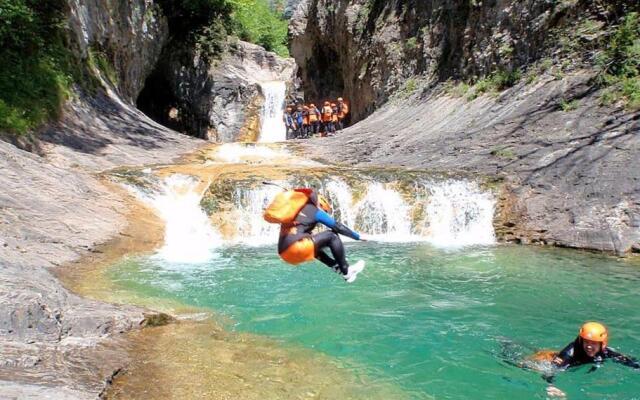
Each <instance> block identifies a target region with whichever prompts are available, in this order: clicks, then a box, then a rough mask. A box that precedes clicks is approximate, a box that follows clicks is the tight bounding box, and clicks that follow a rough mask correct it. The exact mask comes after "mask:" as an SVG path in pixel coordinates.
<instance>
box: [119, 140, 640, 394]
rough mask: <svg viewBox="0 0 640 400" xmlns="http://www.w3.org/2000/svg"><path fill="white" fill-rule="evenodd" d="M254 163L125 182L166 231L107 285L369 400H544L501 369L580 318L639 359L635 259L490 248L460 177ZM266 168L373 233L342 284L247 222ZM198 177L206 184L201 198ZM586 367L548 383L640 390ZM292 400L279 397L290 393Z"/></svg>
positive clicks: (255, 222) (476, 194) (486, 202)
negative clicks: (268, 347)
mask: <svg viewBox="0 0 640 400" xmlns="http://www.w3.org/2000/svg"><path fill="white" fill-rule="evenodd" d="M236 150H237V149H236ZM256 153H260V152H256V151H254V150H251V154H252V157H254V156H255V154H256ZM261 154H262V157H263V159H262V162H261V163H260V162H259V163H256V161H255V159H252V160H251V161H247V160H243V159H242V157H240V158H233V160H234V161H233V164H235V167H233V168H236V169H231V170H230V171H231V173H230V175H229V176H233V178H230V177H229V176H226V177H225V175H224V174H222V175H217V177H218V178H217V180H211V179H212V178H211V176H210V175H206V174H205V175H206V176H199V177H194V176H190V175H186V174H177V173H172V174H168V175H167V174H164V175H163V177H153V179H151V180H150V181H149V182H148V184H147V185H144V187H137V188H136V189H135V190H136V192H137V193H138V194H139V196H141V198H143V199H145V201H147V202H148V203H149V204H151V205H152V206H154V207H155V208H156V209H157V210H158V213H159V215H160V216H161V217H162V218H163V219H164V220H165V221H166V224H167V228H166V236H165V243H164V246H163V247H162V248H161V249H160V250H159V251H158V252H157V254H155V255H152V256H148V257H138V258H130V259H126V260H123V261H122V262H121V263H119V264H118V265H116V266H115V267H114V268H113V269H112V270H110V273H109V274H110V277H111V279H112V280H113V281H114V282H115V283H116V284H117V285H119V287H122V288H126V289H127V290H131V291H135V292H137V293H139V294H141V295H145V296H149V297H159V298H167V299H171V300H175V301H179V302H181V303H184V304H187V305H191V306H196V307H204V308H208V309H210V310H212V311H213V312H215V314H216V315H218V316H220V317H221V318H222V319H221V320H222V321H224V322H223V324H224V326H225V327H226V329H227V330H228V331H230V332H236V333H238V334H240V333H250V334H255V335H259V336H260V337H265V338H269V339H270V340H274V341H275V343H276V344H277V345H278V346H279V348H281V349H284V351H291V352H292V353H291V354H294V353H295V354H299V353H298V350H299V349H306V350H307V351H310V352H312V353H314V354H315V353H317V354H320V355H322V356H325V357H328V358H330V359H331V360H333V361H332V362H334V363H335V365H336V367H335V368H338V369H339V371H341V372H340V374H342V375H344V376H345V377H346V376H350V375H351V374H355V375H357V376H366V377H367V382H369V383H367V384H362V385H360V386H358V385H356V386H349V387H350V392H349V393H350V394H349V395H348V396H347V397H349V398H363V399H364V398H372V391H371V387H372V386H371V385H381V386H380V387H379V388H378V386H376V387H375V390H374V391H384V390H389V392H388V393H394V394H393V395H386V398H415V399H431V398H437V399H466V398H474V399H492V398H545V397H546V394H545V387H546V385H547V383H546V382H545V381H544V380H543V379H542V378H541V376H540V374H539V373H537V372H532V371H526V370H522V369H520V368H517V367H515V366H513V365H512V364H511V363H510V362H512V361H517V360H519V359H521V358H522V357H524V356H525V355H527V354H530V353H532V352H534V351H535V350H538V349H542V348H551V349H560V348H562V347H564V345H566V344H567V343H568V342H569V341H571V340H572V339H573V338H574V337H575V335H576V333H577V330H578V328H579V326H580V324H581V323H582V322H584V321H585V320H601V321H604V322H605V323H607V324H608V325H609V326H610V328H611V330H612V332H611V338H612V339H611V342H610V343H611V345H612V346H613V347H615V348H617V349H618V350H620V351H622V352H625V353H630V354H632V355H638V354H640V336H639V335H638V333H637V332H636V328H637V327H638V326H640V315H639V314H638V313H637V311H636V310H637V308H638V307H639V306H640V296H639V295H638V294H637V285H638V282H640V268H639V267H638V265H635V264H634V263H629V262H626V261H624V260H620V259H616V258H613V257H607V256H601V255H594V254H590V253H585V252H578V251H569V250H559V249H542V248H530V247H524V246H507V245H497V244H496V239H495V234H494V230H493V213H494V208H495V197H494V195H493V194H492V193H491V192H490V191H488V190H486V189H483V187H482V185H481V184H480V183H479V182H476V181H474V180H472V179H453V178H450V177H439V178H438V177H433V176H429V175H424V176H421V175H415V176H411V177H404V178H401V177H394V176H393V175H391V176H389V175H384V174H381V173H380V172H379V171H377V172H368V171H349V172H346V171H345V172H344V173H335V172H331V171H329V172H327V171H322V170H319V169H318V168H316V167H307V168H306V169H305V168H300V167H298V170H297V173H296V174H295V178H282V171H280V170H277V169H276V168H272V167H268V166H267V165H268V160H266V159H265V157H266V158H267V159H268V158H269V157H273V158H274V159H275V158H278V159H280V158H282V152H281V151H273V154H271V153H269V152H261ZM265 154H267V155H265ZM207 168H215V169H220V168H226V167H225V166H224V164H223V162H216V163H212V164H210V166H209V167H207ZM228 168H232V167H231V166H228ZM270 168H271V169H273V171H275V172H277V175H278V177H277V179H273V180H274V181H276V182H278V183H279V184H281V185H283V186H289V187H295V186H300V185H312V186H314V187H316V188H317V189H318V190H319V191H320V192H322V193H323V194H324V195H325V196H326V197H327V198H328V199H329V200H330V202H331V203H332V205H333V207H334V215H335V216H336V218H338V219H340V220H341V221H343V222H344V223H346V224H347V225H350V226H352V227H354V228H355V229H357V230H359V231H361V232H364V233H368V234H370V235H372V236H373V237H375V239H376V240H375V241H373V242H367V243H361V242H353V241H348V242H347V243H346V246H347V250H348V258H349V260H351V261H352V262H353V261H355V260H357V259H363V260H365V261H366V262H367V268H366V269H365V271H364V272H363V273H362V274H361V276H359V278H358V280H357V281H356V282H355V283H354V284H352V285H347V284H345V283H344V282H343V280H342V279H341V278H340V277H339V276H337V275H336V274H334V273H333V272H332V271H330V270H329V269H328V268H326V267H324V266H322V265H321V264H320V263H317V262H314V263H310V264H307V265H303V266H300V267H297V268H296V267H291V266H289V265H286V264H284V263H283V262H281V261H280V260H279V258H278V257H277V254H276V250H275V243H276V242H277V235H278V227H277V226H275V225H270V224H267V223H266V222H264V221H263V220H262V216H261V214H262V209H263V208H264V206H265V205H266V204H268V202H269V201H270V199H271V198H273V196H274V195H275V194H276V193H277V192H278V191H279V189H278V188H276V187H274V186H263V185H261V184H260V182H261V181H262V180H263V179H265V176H267V177H268V176H269V174H268V173H267V172H265V171H267V170H270ZM237 171H243V173H244V174H243V175H239V174H238V172H237ZM275 172H274V173H275ZM285 175H286V174H285ZM202 182H206V183H211V184H210V185H208V186H207V185H204V187H205V189H204V190H203V189H202V186H203V185H201V184H200V185H199V184H198V183H202ZM185 351H188V350H185ZM310 354H311V353H310ZM309 360H312V358H309ZM314 362H315V361H314ZM283 368H284V369H283V370H282V371H281V372H282V373H283V374H284V375H285V376H286V375H287V370H286V367H283ZM292 368H293V367H292ZM587 370H588V368H577V369H576V370H575V371H572V372H565V373H560V374H559V375H558V377H557V380H556V385H557V386H558V387H560V388H561V389H562V390H564V391H565V392H566V393H567V397H568V398H571V399H585V398H594V399H595V398H597V399H603V398H604V399H632V398H636V397H637V393H640V380H639V379H638V374H637V371H633V370H630V369H628V368H624V367H622V366H619V365H616V364H613V363H607V364H605V365H604V366H603V367H602V368H600V369H599V370H598V371H596V372H595V373H587ZM289 373H291V374H293V373H294V372H293V370H292V371H290V372H289ZM314 373H318V371H315V372H314ZM319 373H320V374H321V373H322V372H319ZM327 374H329V373H328V372H327ZM221 379H223V378H221ZM234 379H235V378H234ZM363 382H364V381H363ZM179 384H180V383H177V385H179ZM184 384H185V385H188V384H189V382H185V383H184ZM349 385H351V384H349ZM383 387H384V390H383ZM291 390H292V391H285V392H283V393H285V394H282V396H283V397H281V398H293V397H296V398H297V397H299V396H298V395H297V394H296V395H293V393H294V391H293V389H291ZM252 393H253V392H252ZM295 393H298V392H295ZM380 393H382V392H380ZM385 393H387V392H385ZM312 394H313V393H312ZM270 396H271V395H269V396H267V397H270ZM335 396H337V395H335ZM303 397H304V396H303ZM308 397H310V398H324V397H322V395H318V394H317V393H316V395H309V396H308ZM247 398H253V397H252V396H247ZM271 398H278V396H275V397H271Z"/></svg>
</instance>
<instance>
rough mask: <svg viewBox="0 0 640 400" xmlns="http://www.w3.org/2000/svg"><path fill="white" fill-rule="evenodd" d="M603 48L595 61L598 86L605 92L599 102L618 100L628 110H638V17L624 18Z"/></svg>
mask: <svg viewBox="0 0 640 400" xmlns="http://www.w3.org/2000/svg"><path fill="white" fill-rule="evenodd" d="M604 48H605V50H604V51H603V52H602V53H601V54H600V56H599V57H598V60H597V64H598V67H599V69H600V75H599V83H600V85H601V86H603V87H609V89H607V90H605V91H604V92H603V94H602V97H601V102H602V103H603V104H612V103H614V102H616V101H618V100H622V101H623V103H624V104H625V105H626V106H627V107H629V108H632V109H636V108H640V15H639V14H638V13H637V12H632V13H629V14H627V15H626V16H625V17H624V18H623V19H622V21H621V23H620V26H618V28H617V29H616V31H615V32H614V33H613V35H611V37H610V40H609V42H608V43H606V45H605V46H604Z"/></svg>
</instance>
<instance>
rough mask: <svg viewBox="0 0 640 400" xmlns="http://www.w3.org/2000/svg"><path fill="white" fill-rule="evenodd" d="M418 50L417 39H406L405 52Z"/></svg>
mask: <svg viewBox="0 0 640 400" xmlns="http://www.w3.org/2000/svg"><path fill="white" fill-rule="evenodd" d="M417 48H418V39H417V38H416V37H411V38H409V39H407V41H406V42H405V43H404V49H405V50H406V51H412V50H415V49H417Z"/></svg>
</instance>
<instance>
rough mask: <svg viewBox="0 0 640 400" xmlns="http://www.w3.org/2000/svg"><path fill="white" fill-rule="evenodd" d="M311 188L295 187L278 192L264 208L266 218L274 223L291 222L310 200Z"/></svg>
mask: <svg viewBox="0 0 640 400" xmlns="http://www.w3.org/2000/svg"><path fill="white" fill-rule="evenodd" d="M310 194H311V189H294V190H287V191H285V192H281V193H278V194H277V195H276V197H275V198H274V199H273V201H272V202H271V204H269V206H268V207H267V208H265V210H264V214H263V217H264V220H265V221H267V222H271V223H272V224H290V223H292V222H293V220H295V219H296V216H297V215H298V213H299V212H300V210H302V207H304V206H305V204H307V203H308V202H309V196H310Z"/></svg>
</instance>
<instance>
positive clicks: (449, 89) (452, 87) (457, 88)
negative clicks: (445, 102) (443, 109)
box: [444, 81, 471, 97]
mask: <svg viewBox="0 0 640 400" xmlns="http://www.w3.org/2000/svg"><path fill="white" fill-rule="evenodd" d="M470 89H471V86H469V84H467V83H466V82H458V83H457V84H456V83H454V82H453V81H447V82H446V83H445V86H444V91H445V93H447V94H448V95H450V96H453V97H464V96H465V95H466V94H467V93H468V92H469V90H470Z"/></svg>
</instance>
